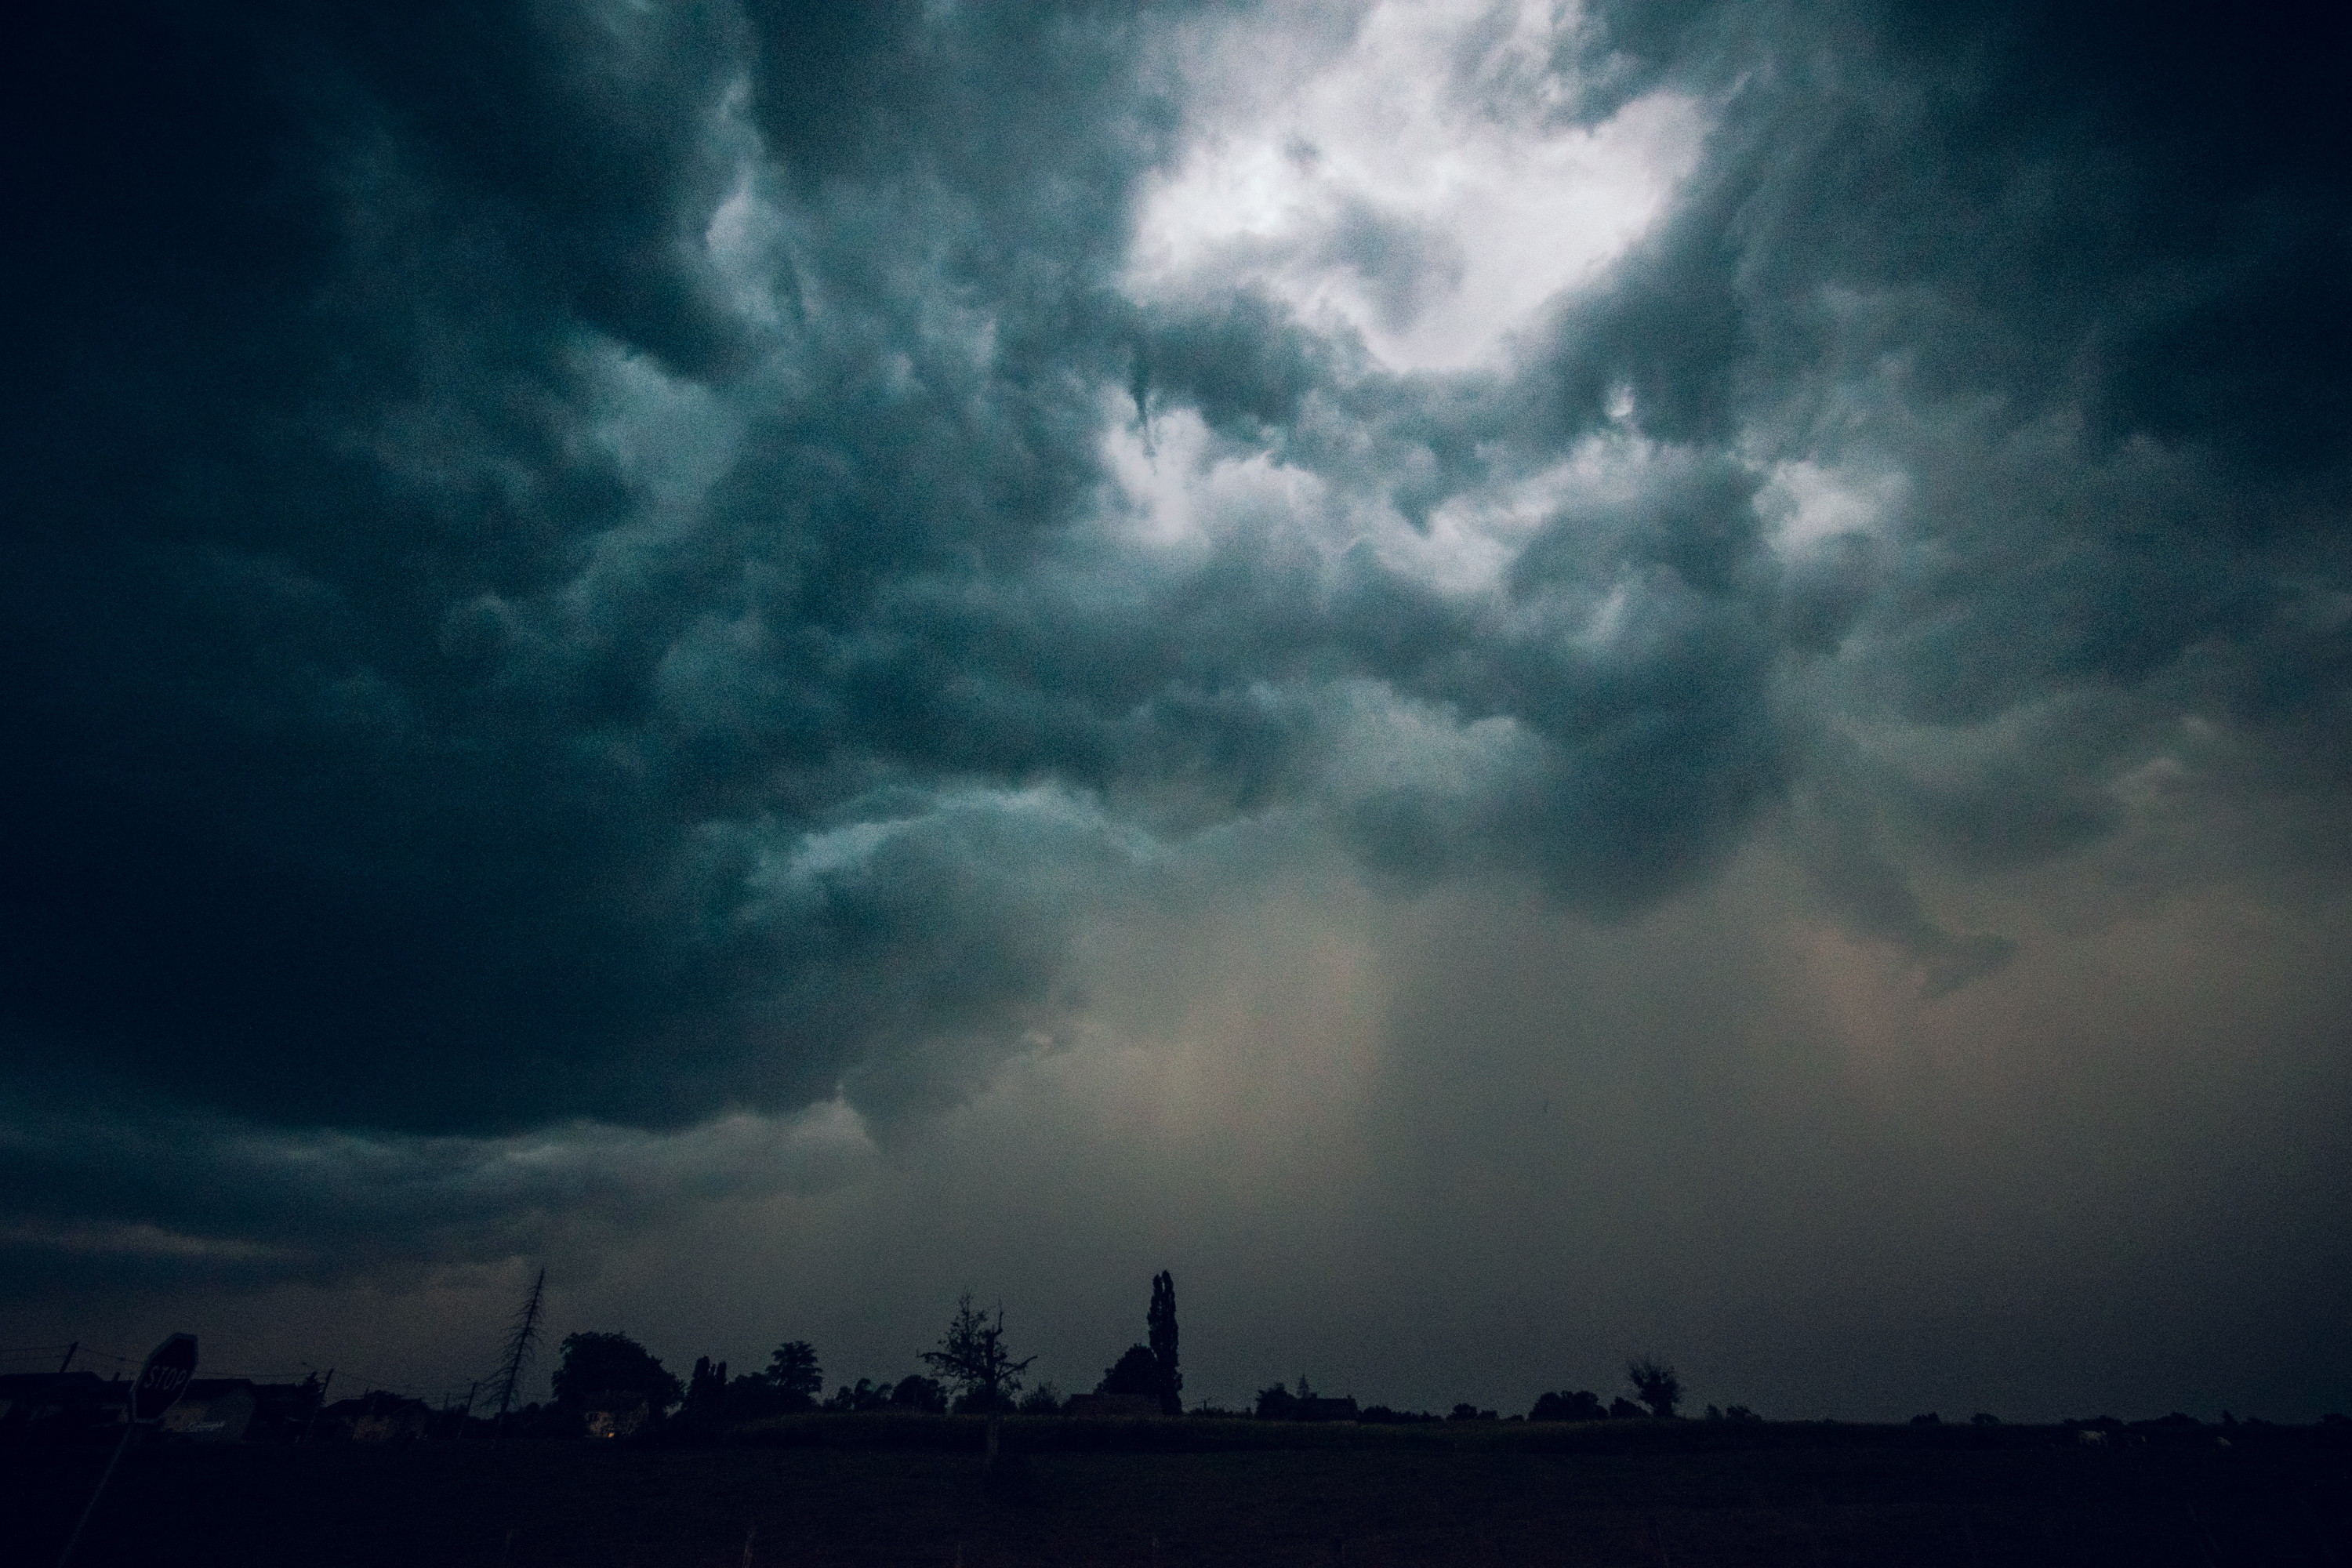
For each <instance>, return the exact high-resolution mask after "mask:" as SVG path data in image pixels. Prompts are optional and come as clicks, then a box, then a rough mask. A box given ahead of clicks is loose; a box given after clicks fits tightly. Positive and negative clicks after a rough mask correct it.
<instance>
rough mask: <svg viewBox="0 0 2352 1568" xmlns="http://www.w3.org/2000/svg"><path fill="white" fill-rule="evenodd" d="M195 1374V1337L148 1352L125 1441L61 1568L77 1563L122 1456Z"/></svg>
mask: <svg viewBox="0 0 2352 1568" xmlns="http://www.w3.org/2000/svg"><path fill="white" fill-rule="evenodd" d="M195 1374H196V1336H195V1335H194V1334H173V1336H172V1337H171V1338H170V1339H168V1340H165V1341H164V1342H163V1343H162V1344H160V1345H157V1346H156V1347H155V1348H154V1349H153V1350H152V1351H150V1352H148V1355H147V1363H146V1364H145V1365H144V1366H142V1367H141V1368H140V1369H139V1381H138V1382H136V1383H134V1384H131V1408H130V1409H129V1410H128V1411H126V1412H124V1414H125V1415H128V1416H129V1417H130V1419H129V1420H127V1421H125V1422H124V1423H123V1424H122V1441H121V1442H120V1443H117V1444H116V1445H115V1446H114V1458H111V1459H109V1460H108V1461H107V1462H106V1474H104V1475H102V1476H100V1477H99V1478H98V1489H97V1490H96V1491H94V1492H92V1493H90V1494H89V1507H88V1508H85V1509H83V1510H81V1522H80V1523H79V1524H77V1525H75V1526H74V1532H73V1536H72V1539H70V1540H68V1542H66V1549H65V1552H63V1554H61V1555H60V1556H59V1557H58V1568H66V1565H67V1564H68V1563H71V1562H72V1561H73V1555H74V1552H75V1550H76V1549H77V1548H78V1547H79V1546H80V1545H81V1538H82V1535H83V1532H84V1531H88V1530H89V1521H90V1519H91V1518H92V1516H94V1515H95V1514H96V1513H97V1512H98V1500H99V1499H100V1498H102V1497H104V1496H105V1495H106V1484H107V1483H108V1482H109V1481H110V1480H112V1479H114V1472H115V1469H116V1468H117V1467H119V1466H120V1465H121V1463H122V1456H123V1455H125V1454H127V1453H129V1452H130V1451H131V1445H132V1444H133V1443H135V1442H136V1441H138V1438H139V1435H140V1434H141V1433H142V1432H143V1431H145V1430H146V1429H147V1428H148V1427H150V1426H153V1425H154V1424H155V1423H156V1422H158V1421H161V1420H162V1419H163V1412H165V1411H166V1410H169V1409H170V1408H172V1406H173V1405H177V1404H178V1403H179V1402H180V1395H182V1394H185V1393H186V1392H187V1391H188V1379H190V1378H192V1377H194V1376H195Z"/></svg>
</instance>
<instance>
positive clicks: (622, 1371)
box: [555, 1334, 686, 1415]
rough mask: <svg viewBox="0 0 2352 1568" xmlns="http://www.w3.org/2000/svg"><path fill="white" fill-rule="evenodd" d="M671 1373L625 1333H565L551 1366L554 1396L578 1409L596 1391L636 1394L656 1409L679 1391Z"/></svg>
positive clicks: (671, 1402) (674, 1400)
mask: <svg viewBox="0 0 2352 1568" xmlns="http://www.w3.org/2000/svg"><path fill="white" fill-rule="evenodd" d="M685 1392H686V1391H685V1390H684V1389H683V1388H681V1387H680V1386H679V1385H678V1381H677V1377H676V1376H675V1375H674V1374H672V1373H669V1372H667V1371H666V1370H664V1368H663V1366H662V1363H661V1362H660V1360H659V1358H657V1357H656V1356H655V1355H654V1354H653V1353H652V1352H650V1351H648V1350H646V1347H645V1346H643V1345H641V1344H639V1343H637V1342H636V1341H635V1340H633V1339H631V1338H630V1337H629V1336H628V1335H626V1334H567V1335H565V1336H564V1339H563V1350H562V1361H561V1363H559V1364H558V1365H557V1366H556V1369H555V1402H556V1403H557V1404H558V1405H562V1406H564V1407H565V1408H566V1409H570V1410H579V1409H583V1408H585V1406H586V1403H587V1401H588V1400H589V1399H590V1398H592V1397H593V1396H594V1395H596V1394H643V1395H644V1396H645V1401H646V1407H647V1408H648V1409H650V1410H651V1411H652V1412H653V1413H654V1414H655V1415H663V1414H665V1413H666V1412H667V1411H668V1410H669V1408H670V1407H671V1406H672V1405H676V1404H677V1402H678V1400H679V1399H680V1398H681V1397H682V1396H683V1395H684V1394H685Z"/></svg>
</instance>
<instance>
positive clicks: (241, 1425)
mask: <svg viewBox="0 0 2352 1568" xmlns="http://www.w3.org/2000/svg"><path fill="white" fill-rule="evenodd" d="M259 1406H260V1401H259V1400H258V1399H257V1397H256V1396H255V1394H254V1391H253V1384H252V1383H251V1382H250V1381H249V1380H247V1379H246V1378H242V1377H200V1378H197V1379H195V1380H194V1381H193V1382H191V1383H190V1384H188V1386H187V1388H186V1389H185V1390H184V1392H183V1393H182V1394H181V1395H180V1399H179V1403H178V1404H176V1405H173V1406H172V1408H170V1409H169V1410H166V1411H165V1412H163V1420H162V1421H161V1422H159V1423H158V1425H159V1426H162V1428H163V1430H164V1431H166V1432H170V1433H173V1434H174V1435H176V1436H182V1437H189V1438H193V1439H194V1440H195V1441H197V1442H200V1443H241V1442H243V1441H244V1440H245V1435H246V1433H247V1430H248V1429H249V1428H251V1426H253V1415H254V1412H255V1411H256V1410H257V1409H258V1408H259Z"/></svg>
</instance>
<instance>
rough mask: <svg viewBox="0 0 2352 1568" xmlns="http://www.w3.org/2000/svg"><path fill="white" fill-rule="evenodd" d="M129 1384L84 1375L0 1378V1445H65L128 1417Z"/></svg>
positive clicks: (48, 1374) (69, 1373)
mask: <svg viewBox="0 0 2352 1568" xmlns="http://www.w3.org/2000/svg"><path fill="white" fill-rule="evenodd" d="M130 1415H131V1384H128V1383H127V1382H123V1381H121V1379H116V1380H114V1381H112V1382H109V1381H107V1380H106V1379H103V1378H101V1377H100V1376H99V1375H98V1374H97V1373H89V1372H24V1373H10V1374H9V1375H7V1376H5V1377H0V1443H26V1442H38V1443H50V1442H71V1441H74V1440H75V1439H76V1438H78V1437H79V1436H81V1435H83V1434H85V1433H88V1432H90V1431H92V1430H97V1429H104V1428H112V1427H118V1426H121V1425H122V1424H123V1423H124V1422H125V1421H127V1420H129V1419H130Z"/></svg>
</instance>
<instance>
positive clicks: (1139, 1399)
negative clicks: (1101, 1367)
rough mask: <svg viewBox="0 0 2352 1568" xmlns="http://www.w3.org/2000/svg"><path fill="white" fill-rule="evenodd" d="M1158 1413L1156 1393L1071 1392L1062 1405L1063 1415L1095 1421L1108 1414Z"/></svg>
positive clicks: (1158, 1399) (1158, 1405)
mask: <svg viewBox="0 0 2352 1568" xmlns="http://www.w3.org/2000/svg"><path fill="white" fill-rule="evenodd" d="M1062 1414H1063V1415H1076V1416H1078V1417H1080V1418H1082V1419H1093V1420H1097V1421H1098V1420H1102V1419H1104V1418H1106V1417H1108V1416H1142V1415H1159V1414H1160V1395H1158V1394H1072V1395H1070V1397H1069V1400H1068V1402H1067V1403H1066V1404H1065V1405H1063V1406H1062Z"/></svg>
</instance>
